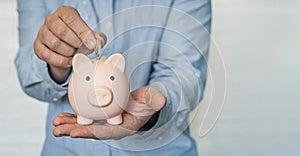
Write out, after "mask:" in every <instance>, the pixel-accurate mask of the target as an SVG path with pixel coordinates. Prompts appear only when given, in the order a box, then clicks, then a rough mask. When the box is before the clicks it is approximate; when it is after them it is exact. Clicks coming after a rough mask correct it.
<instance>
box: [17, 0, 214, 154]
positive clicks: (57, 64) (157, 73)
mask: <svg viewBox="0 0 300 156" xmlns="http://www.w3.org/2000/svg"><path fill="white" fill-rule="evenodd" d="M18 13H19V25H18V29H19V45H20V47H19V50H18V53H17V56H16V58H15V65H16V69H17V72H18V78H19V81H20V84H21V86H22V89H23V90H24V91H25V93H26V94H28V95H29V96H31V97H33V98H36V99H38V100H41V101H45V102H48V103H49V107H48V114H47V122H46V129H47V131H46V139H45V144H44V148H43V151H42V155H45V156H47V155H89V156H92V155H125V156H126V155H173V156H176V155H197V150H196V145H195V141H194V140H193V139H192V138H191V137H190V134H189V128H188V124H189V122H188V116H189V113H190V112H191V111H192V110H193V109H194V108H195V107H196V106H197V105H198V104H199V102H200V101H201V99H202V96H203V91H204V87H205V82H206V71H207V56H208V49H209V35H210V34H209V32H210V25H211V4H210V1H209V0H190V1H186V0H164V1H160V0H152V1H150V0H130V1H116V0H106V1H97V0H51V1H46V0H18ZM96 38H100V39H101V43H102V46H103V49H102V54H101V55H102V56H104V57H109V56H110V55H111V54H113V53H115V52H119V53H122V54H123V55H124V57H125V59H126V69H125V73H126V75H127V76H128V78H129V81H130V90H131V98H130V100H129V103H128V108H127V109H126V111H125V112H124V113H123V118H124V121H123V123H122V124H121V125H109V124H107V123H101V124H99V123H94V124H92V125H86V126H84V125H79V124H77V123H76V115H75V114H74V111H73V110H72V108H71V106H70V103H69V101H68V98H67V85H68V82H69V76H70V72H71V70H72V67H71V65H72V57H73V56H74V55H75V54H76V53H83V54H86V55H88V56H89V57H90V58H95V57H96V56H95V54H94V53H93V49H94V48H95V46H96ZM63 136H64V137H63ZM66 136H70V137H66Z"/></svg>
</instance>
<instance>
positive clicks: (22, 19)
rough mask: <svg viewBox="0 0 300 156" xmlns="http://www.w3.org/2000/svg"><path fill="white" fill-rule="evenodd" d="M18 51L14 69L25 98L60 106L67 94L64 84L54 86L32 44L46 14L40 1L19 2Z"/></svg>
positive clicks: (41, 0)
mask: <svg viewBox="0 0 300 156" xmlns="http://www.w3.org/2000/svg"><path fill="white" fill-rule="evenodd" d="M17 11H18V15H19V18H18V21H19V23H18V31H19V49H18V52H17V55H16V58H15V66H16V69H17V74H18V78H19V82H20V84H21V87H22V89H23V90H24V92H25V93H26V94H28V95H29V96H31V97H34V98H36V99H38V100H41V101H46V102H59V101H60V99H61V98H62V97H63V96H65V95H66V93H67V82H66V83H64V84H61V85H59V84H57V83H55V82H54V81H53V80H52V78H51V77H50V75H49V73H48V67H47V64H46V63H45V62H44V61H42V60H40V59H39V58H37V56H36V55H35V54H34V51H33V43H34V40H35V38H36V36H37V33H38V31H39V28H40V27H41V25H42V24H43V22H44V19H45V17H46V15H48V14H49V13H48V12H47V9H46V6H45V3H44V1H43V0H18V10H17Z"/></svg>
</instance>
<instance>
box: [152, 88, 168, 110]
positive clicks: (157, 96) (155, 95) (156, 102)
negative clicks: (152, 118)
mask: <svg viewBox="0 0 300 156" xmlns="http://www.w3.org/2000/svg"><path fill="white" fill-rule="evenodd" d="M149 88H150V89H149V90H148V94H149V96H150V99H151V100H150V103H151V107H152V109H153V110H155V111H159V110H161V109H162V108H163V107H164V106H165V104H166V98H165V96H164V95H163V94H162V93H161V92H160V91H159V90H157V89H154V88H151V87H149Z"/></svg>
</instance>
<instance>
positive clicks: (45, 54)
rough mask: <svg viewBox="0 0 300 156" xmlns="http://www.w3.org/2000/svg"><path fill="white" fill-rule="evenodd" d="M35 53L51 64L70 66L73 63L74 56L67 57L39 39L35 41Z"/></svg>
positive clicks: (61, 66) (62, 66) (63, 66)
mask: <svg viewBox="0 0 300 156" xmlns="http://www.w3.org/2000/svg"><path fill="white" fill-rule="evenodd" d="M34 51H35V54H36V55H37V56H38V57H39V58H40V59H41V60H44V61H45V62H47V63H48V64H50V65H53V66H55V67H60V68H68V67H71V65H72V57H65V56H62V55H60V54H57V53H55V52H54V51H52V50H50V49H48V48H47V47H46V46H45V45H44V44H43V43H41V41H40V40H39V39H37V40H35V42H34Z"/></svg>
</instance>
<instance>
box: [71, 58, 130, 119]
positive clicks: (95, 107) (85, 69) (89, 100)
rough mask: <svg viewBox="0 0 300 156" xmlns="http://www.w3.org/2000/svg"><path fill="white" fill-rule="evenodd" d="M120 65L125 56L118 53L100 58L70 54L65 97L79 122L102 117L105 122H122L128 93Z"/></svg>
mask: <svg viewBox="0 0 300 156" xmlns="http://www.w3.org/2000/svg"><path fill="white" fill-rule="evenodd" d="M124 69H125V59H124V57H123V56H122V55H121V54H118V53H116V54H113V55H112V56H110V57H109V58H108V59H105V58H102V59H100V60H96V59H93V60H91V59H89V58H88V57H87V56H85V55H84V54H76V55H75V56H74V58H73V73H72V75H71V79H70V82H69V86H68V97H69V101H70V103H71V105H72V108H73V109H74V111H75V112H76V113H77V122H78V123H79V124H84V125H87V124H91V123H92V122H93V121H94V120H105V119H106V120H107V122H108V123H109V124H120V123H122V121H123V120H122V112H123V110H124V109H125V108H126V105H127V103H128V99H129V94H130V91H129V82H128V78H127V76H126V75H125V73H124Z"/></svg>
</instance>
